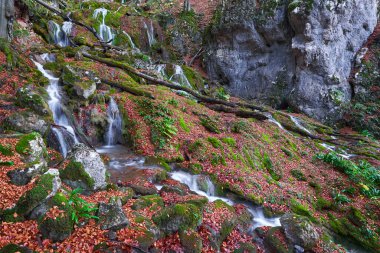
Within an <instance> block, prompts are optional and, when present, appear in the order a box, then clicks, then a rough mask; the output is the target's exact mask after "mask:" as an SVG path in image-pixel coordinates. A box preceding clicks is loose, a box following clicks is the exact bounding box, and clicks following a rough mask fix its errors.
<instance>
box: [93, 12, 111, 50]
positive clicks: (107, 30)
mask: <svg viewBox="0 0 380 253" xmlns="http://www.w3.org/2000/svg"><path fill="white" fill-rule="evenodd" d="M107 14H108V10H107V9H105V8H98V9H96V10H95V11H94V14H93V18H94V19H98V17H99V15H102V23H101V24H100V26H99V37H100V38H101V39H102V40H103V41H104V42H107V43H108V44H112V40H113V39H114V38H115V34H113V33H112V29H111V27H109V26H107V25H106V16H107Z"/></svg>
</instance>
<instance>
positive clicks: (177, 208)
mask: <svg viewBox="0 0 380 253" xmlns="http://www.w3.org/2000/svg"><path fill="white" fill-rule="evenodd" d="M152 220H153V221H154V223H156V224H157V225H158V226H159V227H160V228H161V229H162V230H163V231H164V232H166V233H173V232H176V231H184V230H187V229H195V228H196V227H197V226H198V225H199V224H200V222H201V220H202V213H201V212H200V210H199V208H198V207H196V206H195V205H193V204H175V205H174V206H170V207H165V208H163V209H162V210H161V211H159V212H158V213H156V214H155V215H154V216H153V217H152Z"/></svg>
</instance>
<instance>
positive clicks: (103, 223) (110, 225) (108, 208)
mask: <svg viewBox="0 0 380 253" xmlns="http://www.w3.org/2000/svg"><path fill="white" fill-rule="evenodd" d="M97 216H98V217H99V224H100V228H101V229H103V230H104V229H111V230H119V229H121V228H123V227H126V226H128V225H129V221H128V219H127V217H126V216H125V214H124V211H123V208H122V206H121V201H120V200H116V201H111V202H110V203H109V204H106V203H99V209H98V214H97Z"/></svg>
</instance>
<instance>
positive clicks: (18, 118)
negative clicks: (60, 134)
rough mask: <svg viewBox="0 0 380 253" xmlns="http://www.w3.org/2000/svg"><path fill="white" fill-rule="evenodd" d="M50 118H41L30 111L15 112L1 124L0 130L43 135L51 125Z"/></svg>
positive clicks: (51, 120)
mask: <svg viewBox="0 0 380 253" xmlns="http://www.w3.org/2000/svg"><path fill="white" fill-rule="evenodd" d="M52 122H53V119H52V117H43V116H41V115H39V114H37V113H35V112H33V111H31V110H27V111H23V112H17V113H13V114H11V115H9V116H8V117H7V118H6V119H5V120H4V121H3V123H2V125H1V128H2V129H3V130H8V131H16V132H20V133H31V132H38V133H40V134H41V135H45V133H46V132H47V130H48V129H49V123H52Z"/></svg>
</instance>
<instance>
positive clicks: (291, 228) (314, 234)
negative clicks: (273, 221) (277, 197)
mask: <svg viewBox="0 0 380 253" xmlns="http://www.w3.org/2000/svg"><path fill="white" fill-rule="evenodd" d="M280 220H281V225H282V227H283V229H284V232H285V235H286V238H288V240H289V241H290V242H292V244H293V245H298V246H301V247H302V248H304V249H305V250H311V249H312V248H313V247H314V246H316V245H317V243H318V240H319V239H320V235H319V233H318V231H317V228H316V227H315V226H314V225H313V224H312V223H311V222H310V220H309V219H308V218H307V217H304V216H300V215H296V214H292V213H287V214H285V215H283V216H282V217H281V219H280Z"/></svg>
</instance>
